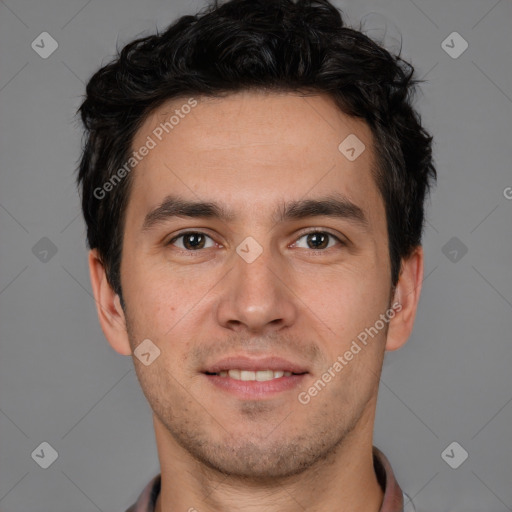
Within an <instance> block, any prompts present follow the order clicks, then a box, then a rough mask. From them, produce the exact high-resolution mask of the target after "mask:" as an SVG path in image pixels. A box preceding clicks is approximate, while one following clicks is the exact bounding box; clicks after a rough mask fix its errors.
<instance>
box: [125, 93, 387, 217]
mask: <svg viewBox="0 0 512 512" xmlns="http://www.w3.org/2000/svg"><path fill="white" fill-rule="evenodd" d="M344 141H346V142H344ZM340 144H341V146H340ZM144 145H146V146H152V148H151V149H150V150H149V151H148V152H147V154H146V156H144V157H143V158H142V159H141V161H140V163H139V164H138V165H137V167H136V169H135V170H134V176H133V187H132V198H131V200H130V202H129V205H131V204H132V202H134V203H136V204H137V205H138V206H140V208H144V207H145V208H146V209H148V208H150V207H152V206H154V205H155V204H157V203H158V202H159V201H161V200H162V198H163V197H165V196H166V195H169V194H174V193H176V194H180V195H184V196H188V197H190V198H194V199H204V200H211V199H219V200H222V201H224V202H226V201H227V202H229V204H230V205H231V206H232V210H234V211H237V209H238V210H239V211H240V212H245V213H246V215H251V214H252V213H251V212H253V213H254V212H259V213H260V214H261V213H263V212H264V211H265V210H262V209H261V208H267V207H268V205H269V203H270V202H275V203H278V202H282V200H283V199H294V200H298V199H301V198H303V197H305V196H312V197H313V196H315V195H323V194H325V193H331V192H333V191H336V192H340V193H343V194H344V195H345V196H347V197H348V198H349V199H351V200H353V201H354V202H357V203H358V204H359V205H360V206H361V207H362V208H363V209H365V207H366V208H369V209H372V208H373V209H374V210H375V206H379V204H378V203H379V202H381V199H380V195H379V194H378V191H377V188H376V185H375V183H374V180H373V177H372V173H371V168H372V166H373V164H374V151H373V147H372V134H371V130H370V129H369V127H368V126H367V125H366V123H365V122H364V121H362V120H360V119H355V118H351V117H349V116H347V115H345V114H343V113H342V112H341V111H340V110H339V109H338V108H337V107H336V106H335V104H334V102H333V101H332V100H331V99H330V98H329V97H327V96H323V95H316V96H302V95H299V94H292V93H266V94H265V93H262V92H247V91H245V92H241V93H236V94H231V95H229V96H226V97H223V98H204V97H196V98H193V99H191V98H188V97H187V98H180V99H175V100H173V101H170V102H167V103H166V104H164V105H162V106H161V107H160V108H158V109H157V110H155V111H154V112H153V113H152V114H151V115H150V116H149V117H148V118H147V119H146V120H145V122H144V123H143V125H142V126H141V128H140V129H139V131H138V132H137V134H136V136H135V138H134V141H133V150H134V151H137V150H138V148H141V147H142V146H144ZM361 150H362V152H361ZM359 152H361V153H360V154H359V155H358V153H359ZM354 154H355V156H356V157H357V158H355V159H354V158H353V157H354ZM380 206H382V205H380ZM130 207H131V206H129V209H130ZM140 213H141V214H142V212H140ZM380 213H382V211H381V212H380ZM369 216H370V217H371V212H370V215H369Z"/></svg>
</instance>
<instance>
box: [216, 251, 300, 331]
mask: <svg viewBox="0 0 512 512" xmlns="http://www.w3.org/2000/svg"><path fill="white" fill-rule="evenodd" d="M288 274H289V272H287V269H286V268H285V262H280V261H278V258H277V257H276V258H274V261H273V260H272V257H271V255H270V251H269V250H264V251H263V253H262V254H261V255H260V256H259V257H258V258H257V259H256V260H254V261H252V262H251V263H248V262H247V261H245V260H244V259H243V258H242V257H240V256H239V255H238V254H234V268H233V269H232V270H231V272H229V273H228V275H227V276H226V279H225V280H223V283H222V286H223V288H222V292H221V295H220V299H219V302H218V304H217V309H216V315H217V321H218V323H219V325H221V326H222V327H224V328H227V329H230V330H232V331H236V332H241V331H244V330H245V331H249V332H251V333H258V334H262V335H263V334H267V333H270V332H272V331H278V330H280V329H283V328H284V327H289V326H291V325H293V323H294V322H295V321H296V318H297V302H296V300H297V299H296V297H295V295H294V294H293V291H292V289H293V283H292V282H290V279H289V277H288Z"/></svg>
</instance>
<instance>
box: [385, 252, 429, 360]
mask: <svg viewBox="0 0 512 512" xmlns="http://www.w3.org/2000/svg"><path fill="white" fill-rule="evenodd" d="M422 282H423V248H422V247H421V246H418V247H416V248H415V249H414V251H413V252H412V254H411V255H410V256H409V257H408V258H406V259H403V260H402V268H401V271H400V277H399V279H398V283H397V285H396V287H395V293H394V297H393V300H392V302H391V305H392V307H394V306H395V307H394V309H395V316H394V317H393V318H392V320H391V321H390V322H389V329H388V334H387V340H386V350H397V349H399V348H400V347H402V346H403V345H404V344H405V343H406V342H407V340H408V339H409V336H410V335H411V332H412V329H413V327H414V319H415V316H416V310H417V308H418V303H419V298H420V293H421V285H422Z"/></svg>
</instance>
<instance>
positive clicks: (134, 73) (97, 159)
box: [77, 0, 436, 301]
mask: <svg viewBox="0 0 512 512" xmlns="http://www.w3.org/2000/svg"><path fill="white" fill-rule="evenodd" d="M419 82H420V80H417V79H416V76H415V74H414V68H413V67H412V66H411V65H410V64H409V63H407V62H406V61H404V60H403V59H402V58H401V57H400V55H392V54H390V53H389V52H388V51H387V50H386V49H384V48H383V47H381V46H380V45H379V44H377V43H376V42H374V41H373V40H371V39H370V38H369V37H367V36H366V35H364V34H363V33H362V32H361V31H358V30H355V29H353V28H349V27H347V26H346V25H345V23H344V21H343V18H342V13H341V12H340V11H339V10H338V9H337V8H335V7H334V6H333V5H332V4H331V3H330V2H329V1H328V0H296V1H293V0H230V1H227V2H225V3H219V2H218V1H217V0H215V1H214V2H213V3H212V4H210V5H209V6H207V7H206V8H205V9H204V10H203V11H201V12H199V13H198V14H196V15H193V16H192V15H187V16H183V17H181V18H179V19H178V20H176V21H175V22H174V23H173V24H171V25H170V26H169V27H168V28H167V29H166V30H165V31H164V32H162V33H158V32H157V33H156V34H155V35H151V36H149V37H143V38H140V39H137V40H134V41H132V42H130V43H129V44H127V45H126V46H125V47H124V48H122V50H121V51H120V52H118V53H117V55H116V57H115V58H114V59H113V60H112V61H111V62H110V63H109V64H107V65H105V66H104V67H102V68H101V69H99V70H98V71H97V72H96V73H95V74H94V75H93V76H92V78H91V79H90V80H89V82H88V84H87V88H86V96H85V99H84V101H83V103H82V105H81V106H80V108H79V110H78V113H79V114H80V115H81V119H82V122H83V125H84V143H83V147H82V155H81V160H80V164H79V169H78V176H77V184H78V186H79V187H81V192H82V194H81V197H82V210H83V215H84V218H85V222H86V225H87V241H88V245H89V247H90V248H91V249H93V248H97V250H98V254H99V257H100V259H101V261H102V264H103V265H104V268H105V271H106V275H107V279H108V282H109V284H110V285H111V287H112V288H113V290H114V291H115V292H116V293H117V294H118V295H119V296H120V297H121V301H122V293H121V282H120V263H121V253H122V242H123V229H124V218H125V211H126V206H127V202H128V198H129V194H130V184H131V182H132V174H133V173H131V174H128V175H127V176H126V177H125V178H124V179H123V180H121V181H120V182H119V183H118V184H117V185H116V186H115V187H113V189H112V190H111V191H110V192H109V194H105V197H98V196H99V194H98V193H97V192H96V193H95V191H97V190H98V187H101V186H102V185H103V184H104V183H105V182H107V181H108V180H109V179H111V178H112V176H114V174H115V173H116V171H118V169H119V168H120V167H121V166H122V165H123V163H124V162H126V160H127V159H128V158H129V156H130V152H131V151H132V147H131V146H132V142H133V139H134V136H135V134H136V132H137V130H138V129H139V128H140V126H141V124H142V123H143V121H144V120H145V119H146V118H147V116H148V115H149V114H150V113H152V112H153V111H154V110H155V109H157V108H158V107H159V106H161V105H162V104H163V103H164V102H166V101H168V100H170V99H178V98H186V97H187V96H190V95H197V96H210V97H222V96H224V95H228V94H230V93H234V92H238V91H242V90H265V91H271V92H272V91H280V92H282V91H285V92H306V93H313V94H327V95H328V96H329V97H330V98H331V99H332V100H334V103H335V104H336V106H337V107H338V108H339V109H340V110H341V111H342V112H344V113H345V114H347V115H349V116H353V117H357V118H361V119H363V120H364V121H366V123H367V124H368V126H369V127H370V128H371V131H372V135H373V139H374V140H373V143H374V148H375V154H376V161H377V165H376V166H375V169H372V173H373V177H374V179H375V182H376V184H377V187H378V189H379V192H380V194H381V195H382V197H383V201H384V204H385V211H386V221H387V231H388V241H389V257H390V263H391V284H392V285H393V286H395V285H396V283H397V282H398V279H399V275H400V269H401V261H402V259H403V258H406V257H407V256H409V255H410V254H411V253H412V251H413V250H414V248H415V247H417V246H418V245H420V244H421V236H422V231H423V222H424V200H425V195H426V193H427V192H428V191H429V188H430V186H431V183H432V181H434V180H435V179H436V169H435V167H434V164H433V159H432V136H431V135H429V133H427V131H426V130H425V129H424V127H422V125H421V120H420V116H419V114H418V113H417V111H416V110H415V109H414V107H413V105H412V102H413V96H414V92H415V90H416V85H417V84H418V83H419Z"/></svg>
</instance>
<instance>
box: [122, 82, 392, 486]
mask: <svg viewBox="0 0 512 512" xmlns="http://www.w3.org/2000/svg"><path fill="white" fill-rule="evenodd" d="M197 101H198V103H197V105H196V106H195V107H193V108H191V109H190V112H189V113H187V114H186V115H183V116H182V117H181V116H180V120H179V123H177V124H176V125H175V126H174V127H173V129H172V131H170V133H168V134H167V133H166V132H165V131H164V132H163V134H160V131H162V130H160V131H158V127H159V126H161V125H160V123H162V122H164V121H165V120H168V119H169V118H170V116H171V115H172V114H173V112H174V110H176V109H178V110H179V109H180V107H181V105H183V104H185V103H187V100H186V99H185V100H183V101H181V102H180V101H174V102H172V103H169V104H167V105H165V106H163V107H161V108H159V109H158V110H157V111H156V112H155V113H154V114H153V115H151V116H150V117H149V118H148V119H146V121H145V123H144V125H143V126H142V127H141V129H140V130H139V132H138V134H137V136H136V139H135V141H134V144H133V147H134V148H139V147H140V146H143V145H144V144H146V143H147V141H148V140H149V139H148V136H149V137H151V138H152V139H153V141H154V142H155V143H156V145H155V147H154V148H152V149H151V150H150V151H149V153H148V154H147V155H146V156H145V157H144V158H143V159H142V160H141V161H140V163H138V165H137V167H136V169H135V170H134V171H133V176H132V178H133V187H132V189H131V193H130V199H129V204H128V207H127V210H126V224H125V232H124V241H123V248H122V252H123V256H122V264H121V284H122V290H123V298H124V301H125V304H126V307H125V310H124V320H125V321H126V327H127V332H128V337H127V343H128V342H129V344H130V348H131V350H134V349H135V348H136V347H137V346H138V345H139V344H140V343H141V342H142V341H143V340H146V339H149V340H151V342H152V343H153V344H154V345H155V346H156V347H158V349H159V350H160V355H159V357H158V358H156V359H155V360H154V361H153V362H152V363H151V364H150V365H148V366H145V365H143V364H141V363H140V361H138V360H137V359H135V358H134V363H135V367H136V371H137V376H138V378H139V380H140V383H141V386H142V389H143V392H144V394H145V396H146V397H147V399H148V401H149V403H150V405H151V407H152V409H153V411H154V414H155V417H156V420H157V421H158V422H159V423H160V424H161V425H162V426H163V427H164V428H165V431H166V434H167V435H168V439H169V443H176V445H177V446H178V445H179V446H180V447H181V449H185V450H186V451H187V452H188V453H189V454H191V455H192V456H193V457H194V458H195V459H197V460H200V461H201V462H203V463H205V464H206V465H207V466H209V467H212V468H216V469H219V470H222V471H223V472H225V473H227V474H232V475H241V476H250V477H252V478H258V477H263V476H267V477H268V476H274V477H277V476H285V475H291V474H296V473H298V472H300V471H302V470H304V469H305V468H308V467H312V466H313V465H314V464H315V463H316V462H318V461H319V460H321V459H325V458H326V457H327V454H329V453H332V452H333V450H334V449H335V448H336V447H337V446H340V445H342V443H343V442H344V441H345V440H346V439H347V436H348V434H349V433H351V432H352V431H353V430H354V429H355V428H364V425H362V423H364V422H365V421H367V419H368V411H369V410H370V409H371V407H372V405H374V403H373V400H374V399H375V396H376V391H377V384H378V380H379V374H380V369H381V363H382V357H383V352H384V347H385V342H386V331H387V329H388V327H389V325H388V322H387V321H383V318H384V317H386V318H388V319H389V316H390V315H389V308H390V305H391V304H392V302H393V297H392V296H391V280H390V279H391V278H390V262H389V256H388V242H387V229H386V217H385V210H384V203H383V200H382V198H381V196H380V194H379V192H378V190H377V187H376V184H375V183H374V180H373V178H372V174H371V167H372V165H373V164H374V151H373V148H372V136H371V131H370V129H369V128H368V127H367V125H366V124H365V123H364V122H363V121H360V120H356V119H352V118H349V117H347V116H346V115H344V114H343V113H341V112H340V111H339V110H338V109H337V108H336V107H335V106H334V104H333V103H332V102H331V100H330V99H328V98H327V97H324V96H312V97H301V96H299V95H294V94H277V93H273V94H268V95H264V94H263V93H255V92H251V93H248V92H245V93H239V94H235V95H231V96H229V97H226V98H222V99H218V98H217V99H200V98H197ZM185 110H186V111H188V110H189V109H185ZM181 112H183V110H181ZM155 130H157V131H155ZM156 133H158V134H159V135H160V137H161V140H159V137H157V136H156V135H155V134H156ZM350 134H354V135H355V136H356V137H357V138H358V139H359V140H360V141H361V142H362V143H363V144H364V145H365V150H364V151H363V152H362V153H361V154H360V155H359V156H358V157H357V158H356V159H355V160H353V159H352V160H353V161H351V160H349V159H348V158H347V157H346V155H347V154H348V155H349V156H352V153H353V152H351V151H350V150H348V153H347V152H345V154H343V152H342V151H340V150H339V149H338V146H339V145H340V143H341V142H342V141H343V140H344V139H345V138H346V137H347V136H349V135H350ZM193 203H201V204H195V205H194V204H193ZM379 319H380V322H379ZM372 327H373V331H371V332H372V333H373V335H372V336H370V335H368V329H370V328H372ZM365 329H367V331H365ZM375 331H377V332H376V333H375ZM364 332H366V333H367V336H366V337H367V340H366V343H365V344H363V342H362V341H361V340H362V339H363V338H364V335H363V336H361V333H364ZM358 336H359V338H358ZM354 341H355V342H356V345H357V346H358V347H359V351H357V349H356V348H355V345H354ZM349 352H351V353H352V357H350V355H349V354H348V353H349ZM336 362H338V365H337V364H336ZM340 365H341V368H340ZM329 377H330V378H329ZM245 379H249V380H245ZM254 379H256V380H254ZM268 379H270V380H268ZM319 381H321V383H319ZM315 389H316V392H315Z"/></svg>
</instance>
